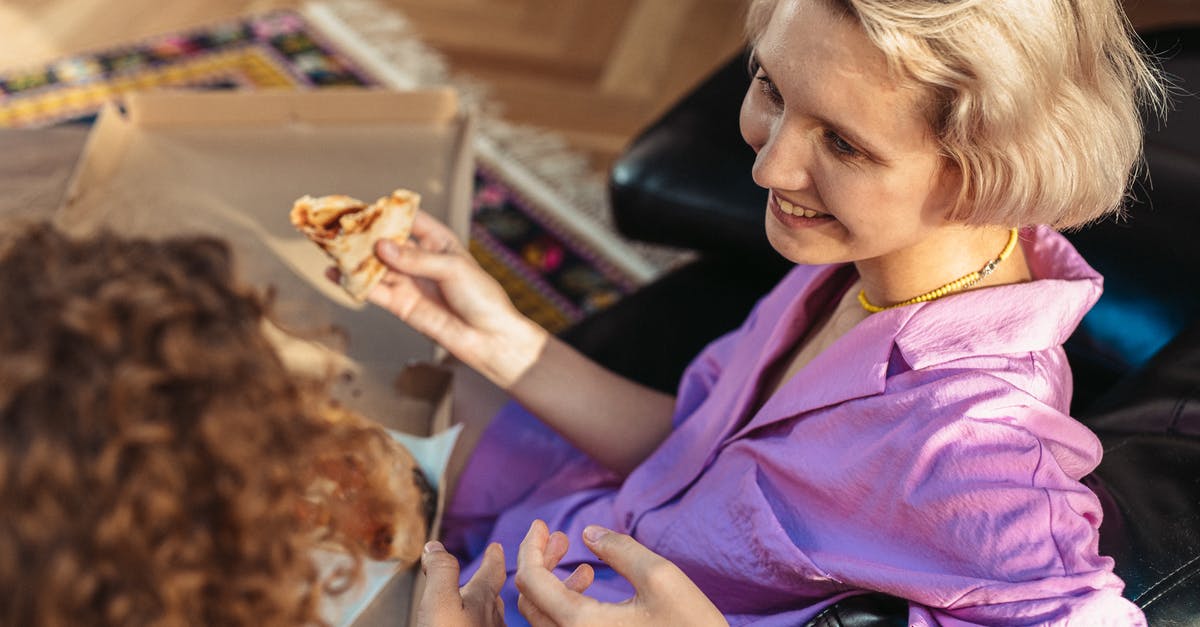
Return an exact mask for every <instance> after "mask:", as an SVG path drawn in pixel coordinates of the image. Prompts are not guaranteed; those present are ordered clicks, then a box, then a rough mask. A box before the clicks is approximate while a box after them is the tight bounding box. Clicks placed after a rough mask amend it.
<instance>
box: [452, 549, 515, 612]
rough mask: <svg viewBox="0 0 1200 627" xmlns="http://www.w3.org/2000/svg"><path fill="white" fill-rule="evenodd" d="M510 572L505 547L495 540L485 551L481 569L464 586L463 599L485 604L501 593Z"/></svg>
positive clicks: (467, 601) (468, 601)
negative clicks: (505, 562)
mask: <svg viewBox="0 0 1200 627" xmlns="http://www.w3.org/2000/svg"><path fill="white" fill-rule="evenodd" d="M507 576H508V573H507V572H506V570H505V568H504V549H503V548H502V547H501V546H500V545H499V544H498V543H495V542H493V543H492V544H490V545H488V548H487V549H486V550H485V551H484V552H483V562H482V563H481V564H480V565H479V570H477V571H475V574H474V575H471V579H470V581H468V582H467V585H465V586H463V587H462V599H463V601H464V602H465V603H467V604H472V603H474V604H478V605H480V606H482V605H484V604H485V603H486V602H488V601H489V600H491V599H494V598H495V597H496V596H497V595H499V594H500V589H501V588H503V587H504V580H505V579H506V578H507Z"/></svg>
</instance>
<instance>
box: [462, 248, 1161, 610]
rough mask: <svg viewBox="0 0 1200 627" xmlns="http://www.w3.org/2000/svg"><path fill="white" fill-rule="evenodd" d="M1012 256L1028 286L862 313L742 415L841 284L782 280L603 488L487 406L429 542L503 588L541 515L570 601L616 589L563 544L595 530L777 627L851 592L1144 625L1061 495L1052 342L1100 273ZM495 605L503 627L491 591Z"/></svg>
mask: <svg viewBox="0 0 1200 627" xmlns="http://www.w3.org/2000/svg"><path fill="white" fill-rule="evenodd" d="M1022 245H1023V246H1024V250H1025V254H1026V257H1027V259H1028V261H1029V264H1030V268H1031V270H1032V271H1033V274H1034V277H1035V279H1036V280H1034V281H1032V282H1030V283H1025V284H1019V285H1007V286H1001V287H995V288H990V289H984V290H977V291H972V292H966V293H962V294H956V295H953V296H950V297H946V298H943V299H940V300H936V301H933V302H929V303H922V304H917V305H912V306H908V307H901V308H898V309H892V310H887V311H884V312H881V313H878V314H874V315H872V316H870V317H869V318H867V319H866V320H865V321H863V322H861V323H859V324H858V325H857V326H856V327H854V328H853V329H852V330H851V331H849V332H848V333H846V334H845V335H844V336H842V337H841V338H839V339H838V340H837V342H836V343H834V344H833V345H832V346H830V347H829V348H828V349H827V350H825V351H824V352H822V353H821V354H820V355H818V356H817V357H816V358H815V359H814V360H813V361H811V362H810V363H809V364H807V365H806V366H805V367H804V368H803V369H802V370H801V371H799V372H798V373H797V374H796V375H795V376H793V377H792V378H791V379H789V380H787V381H785V382H784V383H783V385H782V387H781V388H780V389H779V390H778V391H777V392H776V393H775V394H774V395H772V396H771V397H770V398H769V399H768V400H767V402H766V403H765V404H763V405H762V407H761V408H758V409H757V411H755V409H754V399H756V398H758V397H759V388H760V385H762V384H763V382H764V380H765V379H767V378H768V377H767V376H766V375H767V373H768V372H769V369H770V368H771V367H772V366H773V365H774V364H776V363H777V362H778V361H779V360H780V359H781V358H782V359H786V356H787V354H788V352H789V350H790V349H791V348H792V347H793V346H794V345H795V343H796V342H797V340H798V338H799V337H800V336H801V335H802V334H803V333H804V332H805V331H806V330H807V329H808V327H809V326H810V325H811V324H812V323H813V322H814V318H816V317H818V316H819V315H820V314H821V313H822V312H823V311H825V309H826V308H827V307H828V306H829V305H830V304H831V303H832V302H833V300H835V299H837V298H838V297H840V296H841V294H842V293H844V290H845V288H846V287H847V286H848V285H849V283H850V282H852V281H853V280H854V278H855V276H854V272H853V268H852V267H851V266H799V267H797V268H795V269H794V270H792V271H791V272H790V273H789V274H788V275H787V276H786V277H785V278H784V279H783V281H781V282H780V284H779V285H778V286H777V287H776V288H775V289H774V290H773V291H772V292H771V293H770V294H768V295H767V296H766V297H765V298H763V300H762V301H760V302H759V304H758V305H757V307H756V308H755V309H754V311H753V312H752V313H751V315H750V317H749V318H748V319H747V320H746V322H745V323H744V324H743V325H742V327H741V328H739V329H738V330H736V331H734V332H732V333H730V334H728V335H726V336H724V337H722V338H720V339H718V340H717V341H715V342H713V343H712V344H711V345H710V346H708V347H707V348H706V349H705V350H704V351H703V352H702V353H701V354H700V355H699V356H698V357H697V358H696V359H695V360H694V361H693V362H692V364H691V365H690V366H689V368H688V370H687V372H686V373H685V375H684V377H683V380H682V382H681V384H680V387H679V394H678V399H677V403H676V410H675V429H674V431H673V432H672V434H671V435H670V437H668V438H667V440H666V441H664V442H663V443H662V445H661V446H660V447H659V448H658V449H657V450H656V451H655V452H654V454H653V455H651V456H650V457H649V458H648V459H647V460H646V461H645V462H643V463H642V465H641V466H640V467H638V468H637V469H636V470H635V471H634V472H633V473H632V474H630V475H629V477H628V478H626V479H625V480H624V481H623V482H622V481H621V478H620V477H618V476H616V475H614V474H613V473H610V472H608V471H605V470H604V469H602V468H600V467H599V466H598V465H596V464H595V463H593V462H592V461H591V460H589V459H588V458H587V457H586V456H584V455H583V454H582V453H580V452H579V451H578V450H576V449H574V448H572V447H571V446H570V445H568V444H567V443H566V442H564V441H563V440H561V439H560V438H558V437H557V436H556V435H555V434H553V433H552V432H550V431H549V430H548V429H546V428H545V427H543V426H541V425H540V424H539V423H537V421H536V420H535V419H533V418H532V417H531V416H530V415H529V414H528V413H526V412H525V411H524V410H523V409H521V408H520V407H518V406H516V405H510V406H509V407H508V408H506V409H505V410H504V411H502V412H501V413H500V414H499V415H498V416H497V418H496V420H495V421H494V422H493V423H492V425H491V426H490V427H489V429H488V431H487V433H485V435H484V438H483V440H482V442H481V444H480V445H479V448H478V449H477V450H476V453H475V454H474V456H473V457H472V459H471V461H470V463H469V464H468V467H467V469H466V470H465V472H464V475H463V478H462V480H460V483H459V487H458V492H457V495H456V497H455V500H454V502H453V503H452V504H451V507H450V509H449V512H448V516H447V520H446V540H447V545H448V546H449V547H450V548H451V549H452V550H456V551H457V552H459V553H460V555H462V556H464V557H466V558H467V559H473V558H476V557H477V556H478V554H479V552H480V551H481V550H482V548H483V547H484V546H486V543H487V542H489V541H499V542H501V543H502V544H503V545H504V548H505V551H506V556H507V559H508V568H509V572H510V574H511V573H513V572H515V570H516V555H517V546H518V545H519V544H520V541H521V539H522V538H523V537H524V535H525V532H526V531H527V530H528V527H529V523H530V522H531V521H532V520H533V519H534V518H542V519H544V520H546V521H547V523H548V524H549V525H550V528H551V529H561V530H563V531H565V532H567V534H568V536H569V537H570V538H571V539H572V544H571V549H570V551H569V552H568V554H567V556H566V558H565V559H564V560H563V562H562V564H561V567H560V573H559V574H560V576H565V575H566V574H567V573H568V572H570V570H572V569H574V567H575V565H576V564H578V563H581V562H585V561H586V562H591V563H592V564H593V566H594V567H595V568H596V571H597V576H596V583H595V584H593V587H592V588H591V589H590V591H589V594H590V595H592V596H594V597H596V598H599V599H602V600H610V601H618V600H622V599H625V598H627V597H629V596H630V595H631V594H632V593H633V591H632V589H631V588H630V586H629V585H628V583H626V582H625V581H624V580H623V579H622V578H620V577H619V576H617V575H615V574H614V573H612V571H611V570H610V569H608V568H607V567H605V566H604V565H603V563H598V560H597V559H596V558H595V557H594V556H593V555H592V554H591V553H590V552H589V551H588V550H587V549H586V547H584V546H583V543H582V541H580V540H579V534H580V532H581V531H582V529H583V527H584V526H586V525H588V524H593V523H594V524H600V525H604V526H607V527H610V528H612V529H615V530H618V531H622V532H627V533H631V534H632V535H633V536H634V537H636V538H637V539H638V540H639V541H640V542H642V543H643V544H645V545H646V546H648V547H649V548H651V549H652V550H654V551H656V552H658V553H660V554H662V555H663V556H665V557H666V558H668V559H670V560H672V561H673V562H675V563H676V564H677V565H678V566H679V567H680V568H681V569H683V571H684V572H686V573H687V574H688V575H689V576H690V577H691V578H692V579H693V580H694V581H695V582H696V584H697V585H699V586H700V588H701V589H703V590H704V592H705V593H706V594H707V595H708V596H709V597H710V598H711V599H712V600H713V602H714V603H715V604H716V605H717V607H718V608H720V609H721V611H722V612H723V613H725V615H726V616H727V617H728V619H729V621H730V622H731V623H732V624H756V625H799V624H803V623H804V622H806V621H807V620H809V619H810V618H812V617H813V616H814V615H815V614H817V613H818V612H819V611H820V610H821V609H823V608H824V607H826V606H828V605H829V604H831V603H833V602H835V601H837V600H838V599H841V598H844V597H845V596H848V595H852V594H856V593H859V592H861V591H868V590H869V591H880V592H885V593H888V594H891V595H895V596H898V597H902V598H905V599H908V600H910V608H911V609H910V613H909V622H910V623H911V624H913V625H938V624H940V625H977V624H978V625H997V624H1003V625H1034V624H1036V625H1041V624H1079V625H1122V626H1125V625H1144V624H1145V619H1144V618H1143V616H1142V614H1141V612H1140V611H1139V610H1138V609H1137V607H1135V606H1134V605H1133V604H1132V603H1130V602H1129V601H1127V600H1125V599H1123V598H1122V597H1121V590H1122V588H1123V583H1122V582H1121V580H1120V579H1118V578H1117V577H1116V576H1115V575H1114V574H1113V573H1112V565H1113V563H1112V560H1111V559H1110V558H1107V557H1102V556H1100V555H1099V554H1098V552H1097V528H1098V527H1099V525H1100V519H1101V509H1100V505H1099V502H1098V500H1097V499H1096V497H1095V495H1094V494H1092V493H1091V492H1090V491H1089V490H1088V489H1087V488H1086V487H1084V486H1083V485H1082V484H1080V482H1079V479H1080V478H1081V477H1083V476H1084V475H1085V474H1087V473H1088V472H1090V471H1091V470H1092V469H1093V468H1095V467H1096V465H1097V464H1098V463H1099V461H1100V455H1101V448H1100V443H1099V441H1098V440H1097V438H1096V437H1095V435H1093V434H1092V433H1091V432H1090V431H1089V430H1088V429H1087V428H1085V427H1084V426H1082V425H1081V424H1079V423H1078V422H1077V421H1075V420H1074V419H1072V418H1071V417H1070V416H1069V415H1067V410H1068V405H1069V402H1070V398H1071V374H1070V370H1069V369H1068V365H1067V362H1066V358H1065V356H1064V354H1063V351H1062V348H1061V345H1062V343H1063V341H1064V340H1065V339H1066V338H1067V336H1068V335H1070V333H1071V331H1072V330H1074V328H1075V327H1076V325H1077V324H1078V323H1079V321H1080V319H1081V318H1082V317H1083V315H1084V313H1086V312H1087V310H1088V309H1089V308H1090V307H1091V306H1092V305H1093V304H1094V303H1095V301H1096V299H1097V298H1098V297H1099V295H1100V290H1101V278H1100V276H1099V275H1098V274H1096V272H1095V271H1094V270H1092V269H1091V268H1090V267H1089V266H1088V265H1087V264H1086V263H1085V262H1084V261H1083V259H1082V258H1080V257H1079V255H1078V253H1076V252H1075V250H1074V249H1073V248H1072V247H1071V245H1070V244H1069V243H1068V242H1067V241H1066V239H1064V238H1063V237H1062V236H1061V235H1059V234H1057V233H1055V232H1054V231H1052V230H1050V229H1048V228H1037V229H1027V230H1026V231H1024V232H1023V233H1022ZM477 566H478V562H477V561H475V562H473V563H472V564H470V565H469V566H468V567H467V568H464V571H463V579H464V581H465V580H466V578H467V577H469V576H470V574H471V573H472V572H474V570H475V569H476V568H477ZM504 596H505V599H504V600H505V604H506V608H507V609H508V614H509V616H508V620H509V624H525V622H524V620H523V618H521V617H520V615H519V614H518V613H517V610H516V605H517V604H516V591H515V589H514V588H513V585H512V578H511V576H510V578H509V581H508V582H507V584H506V587H505V592H504Z"/></svg>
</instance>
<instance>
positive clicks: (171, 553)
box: [0, 226, 330, 625]
mask: <svg viewBox="0 0 1200 627" xmlns="http://www.w3.org/2000/svg"><path fill="white" fill-rule="evenodd" d="M6 242H7V243H6V244H4V245H3V246H2V247H0V294H2V295H3V306H2V307H0V511H2V512H4V515H3V516H0V624H7V625H140V624H150V623H154V624H197V625H200V624H205V625H214V624H222V625H239V624H245V625H272V624H278V625H284V624H287V625H300V624H312V623H315V622H318V619H317V607H318V603H319V596H320V590H319V587H320V586H319V585H318V576H317V573H316V571H315V568H314V566H313V563H312V560H311V552H310V549H311V548H312V546H313V543H314V535H313V534H312V532H311V530H309V529H305V528H303V526H302V525H300V524H298V519H297V516H296V512H297V507H298V503H299V499H301V498H302V497H303V496H304V490H305V480H304V477H305V475H306V473H305V472H303V471H304V468H303V466H304V463H305V460H306V459H310V458H311V456H312V454H313V453H314V452H315V451H318V450H321V449H322V448H324V447H326V446H327V445H328V444H329V442H328V438H329V437H330V436H329V433H328V430H327V429H325V428H323V427H322V426H321V423H320V421H317V420H313V419H311V418H310V417H309V416H307V415H306V412H305V405H304V402H303V399H302V398H301V394H300V392H299V390H298V386H297V383H296V381H295V380H294V379H293V377H292V376H291V375H290V374H289V373H288V372H287V371H286V369H285V368H284V367H283V365H282V364H281V363H280V361H279V359H278V358H277V357H276V355H275V352H274V350H273V348H272V347H271V345H270V344H269V343H268V342H267V340H266V339H265V338H264V336H263V334H262V331H261V324H262V322H263V316H264V305H263V302H262V300H261V299H260V298H259V297H258V296H257V295H256V294H255V293H254V292H252V291H250V290H247V289H245V288H243V287H241V286H239V285H238V284H237V283H236V282H235V281H234V278H233V273H232V267H231V266H232V262H231V257H230V253H229V251H228V249H227V248H226V246H225V245H223V244H222V243H220V242H218V241H216V240H212V239H205V238H190V239H174V240H166V241H162V242H154V241H147V240H132V239H123V238H120V237H117V236H114V235H112V234H101V235H98V236H95V237H93V238H89V239H85V240H73V239H70V238H68V237H66V236H64V235H62V234H60V233H59V232H57V231H56V230H54V229H53V228H51V227H48V226H34V227H33V228H29V229H26V230H24V231H21V232H19V233H17V235H16V236H15V237H9V238H7V239H6Z"/></svg>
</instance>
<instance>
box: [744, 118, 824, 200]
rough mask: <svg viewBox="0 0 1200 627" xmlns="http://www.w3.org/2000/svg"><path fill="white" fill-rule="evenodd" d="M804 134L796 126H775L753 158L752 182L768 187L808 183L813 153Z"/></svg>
mask: <svg viewBox="0 0 1200 627" xmlns="http://www.w3.org/2000/svg"><path fill="white" fill-rule="evenodd" d="M805 135H806V134H805V133H804V132H803V131H802V130H800V129H796V128H794V127H788V126H787V125H784V124H777V125H775V126H774V128H772V129H771V130H770V133H769V135H768V136H767V138H766V141H765V142H764V143H763V144H762V146H761V147H760V148H759V149H758V155H757V156H756V157H755V159H754V169H753V170H752V172H753V176H754V182H755V183H757V184H758V185H760V186H761V187H765V188H768V189H788V190H799V189H804V188H805V187H807V186H808V185H810V184H811V182H812V181H811V176H810V169H811V166H812V156H813V155H812V146H811V145H810V144H809V142H807V141H805Z"/></svg>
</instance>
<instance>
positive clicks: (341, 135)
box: [54, 90, 474, 626]
mask: <svg viewBox="0 0 1200 627" xmlns="http://www.w3.org/2000/svg"><path fill="white" fill-rule="evenodd" d="M472 133H473V118H472V116H471V115H470V114H469V113H467V112H464V111H462V110H460V107H459V103H458V100H457V97H456V95H455V93H454V92H453V91H450V90H430V91H417V92H388V91H367V90H353V91H351V90H345V91H339V90H324V91H313V92H296V91H286V92H284V91H280V92H249V93H248V92H154V93H145V94H138V95H134V96H131V97H130V98H129V99H128V100H127V102H126V106H125V109H124V110H123V111H122V110H118V109H117V108H115V107H111V106H110V107H109V108H107V109H105V110H104V111H103V112H102V113H101V115H100V117H99V119H98V120H97V122H96V125H95V126H94V128H93V130H92V132H91V134H90V136H89V138H88V142H87V144H86V146H85V148H84V153H83V156H82V157H81V160H80V164H79V166H78V169H77V170H76V172H75V174H74V177H73V179H72V182H71V184H70V186H69V188H68V191H67V194H66V197H65V199H64V202H63V205H62V206H61V207H60V208H59V210H58V211H57V212H56V214H55V217H54V220H55V222H56V223H57V224H58V225H59V227H60V228H63V229H64V230H66V231H68V232H72V233H76V234H83V233H88V232H92V231H95V230H96V229H103V228H107V229H110V230H113V231H116V232H118V233H121V234H124V235H138V236H150V237H162V236H174V235H212V236H217V237H220V238H222V239H224V240H226V241H228V242H229V244H230V246H231V248H232V250H233V252H234V255H235V259H236V266H237V272H238V276H239V277H240V278H242V279H243V280H244V281H247V282H249V283H251V284H254V285H257V286H259V287H262V288H268V287H269V288H270V289H271V290H272V291H273V293H274V301H273V309H274V313H275V316H276V318H277V319H278V320H279V321H280V324H281V326H283V327H284V328H285V329H287V330H288V331H289V332H290V333H291V334H292V335H288V334H282V333H278V332H277V330H271V333H272V334H273V335H274V336H275V337H276V339H277V341H278V343H279V345H280V346H281V351H282V352H283V354H284V356H285V359H286V360H287V361H288V363H289V364H290V365H292V366H293V367H295V368H297V369H300V370H308V371H312V372H313V373H315V374H327V375H334V376H335V380H336V381H338V385H337V388H336V393H337V395H338V396H339V398H340V399H341V400H342V401H343V402H344V403H345V404H347V405H348V406H350V407H351V408H353V409H355V410H358V411H359V412H361V413H363V414H364V415H366V416H368V417H371V418H373V419H375V420H377V421H379V422H381V423H383V424H384V425H385V426H387V427H390V428H392V429H394V430H397V431H402V432H405V433H409V434H413V435H416V436H422V437H424V436H433V435H436V434H438V433H439V432H442V431H443V430H444V429H445V428H446V426H447V424H448V422H449V410H448V407H447V406H446V403H447V402H448V401H447V400H446V399H448V398H449V391H448V386H449V385H450V380H449V377H448V376H446V375H445V373H441V374H439V373H438V371H436V370H431V369H425V368H421V367H417V368H411V367H409V366H411V365H412V364H413V363H414V362H431V361H434V360H436V359H437V358H438V357H439V356H440V355H439V351H438V349H437V348H436V346H435V345H434V344H433V343H432V342H430V341H429V340H427V339H425V338H424V337H422V336H420V335H419V334H417V333H416V332H415V331H413V330H412V329H410V328H409V327H407V326H406V325H405V324H403V323H402V322H400V321H399V320H398V319H396V318H395V317H394V316H392V315H391V314H389V313H387V312H385V311H383V310H382V309H380V308H378V307H374V306H371V305H363V304H358V303H355V302H354V301H353V300H352V299H351V298H349V297H348V296H347V295H346V294H345V293H344V292H343V291H342V290H341V289H340V288H339V287H338V286H336V285H334V284H332V283H331V282H329V281H328V280H327V279H326V278H325V277H324V270H325V268H327V267H328V266H329V265H330V263H329V261H328V260H327V258H326V257H325V256H324V254H323V253H322V252H321V251H320V249H318V248H317V247H316V246H315V245H313V244H312V243H310V242H309V241H308V240H307V239H306V238H305V237H304V236H302V235H301V234H300V233H298V232H297V231H296V230H295V229H294V228H293V227H292V226H291V224H290V222H289V220H288V212H289V210H290V209H291V206H292V202H293V201H294V200H295V199H296V198H298V197H300V196H303V195H305V194H311V195H314V196H316V195H325V194H348V195H351V196H354V197H357V198H359V199H361V200H365V201H368V202H369V201H373V200H375V199H376V198H378V197H380V196H384V195H386V194H388V193H390V192H391V191H392V190H393V189H395V188H397V187H406V188H409V189H412V190H414V191H416V192H418V193H419V194H421V196H422V202H421V206H422V209H423V210H425V211H427V212H429V213H431V214H433V215H434V216H435V217H437V218H439V219H441V220H442V221H444V222H446V223H447V224H449V225H450V227H451V228H452V229H453V230H454V231H455V232H457V233H458V234H459V236H460V237H462V238H463V239H464V241H465V239H466V236H467V227H468V222H469V219H470V196H471V185H472V180H473V179H472V176H473V174H474V171H473V170H474V167H473V166H474V164H473V159H472V152H471V149H470V147H471V145H472ZM331 329H332V330H334V331H335V332H330V330H331ZM297 333H298V334H299V335H300V336H302V337H306V338H310V339H308V340H299V339H296V337H295V334H297ZM436 479H440V477H438V478H436ZM436 479H435V480H436ZM443 487H444V486H443ZM439 497H440V499H444V491H442V490H439ZM438 511H439V516H440V511H441V502H440V501H439V508H438ZM439 520H440V518H439ZM436 531H437V527H436V526H435V528H434V535H435V536H436ZM417 575H418V573H417V572H415V571H407V572H401V573H396V574H395V575H394V576H391V577H390V580H389V581H388V583H387V585H386V586H385V587H384V589H383V591H382V592H380V594H378V595H377V596H376V597H375V600H374V602H373V604H372V605H371V606H370V607H368V608H367V609H366V610H365V611H364V612H363V613H362V614H361V615H360V617H359V619H358V621H356V622H355V623H354V624H355V625H358V626H364V625H376V624H389V625H396V624H401V623H402V622H403V619H404V617H406V616H408V615H409V613H410V611H411V594H412V590H413V587H414V585H416V580H417V579H418V578H419V577H418V576H417Z"/></svg>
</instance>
